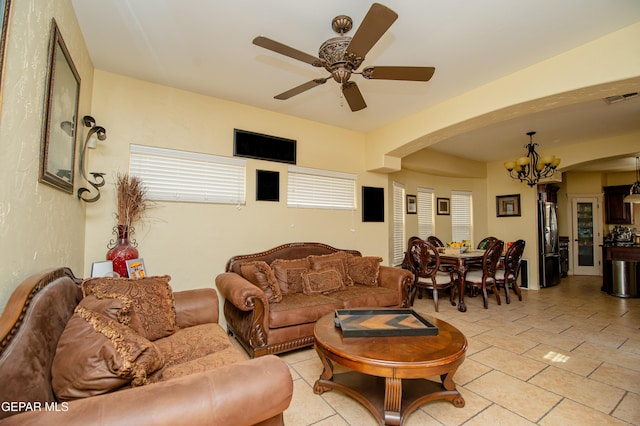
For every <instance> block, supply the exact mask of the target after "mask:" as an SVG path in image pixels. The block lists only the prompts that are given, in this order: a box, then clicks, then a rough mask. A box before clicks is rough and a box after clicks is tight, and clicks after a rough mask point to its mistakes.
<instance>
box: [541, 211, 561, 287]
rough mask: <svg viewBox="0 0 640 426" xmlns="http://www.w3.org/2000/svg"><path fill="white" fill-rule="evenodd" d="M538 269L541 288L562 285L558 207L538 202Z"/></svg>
mask: <svg viewBox="0 0 640 426" xmlns="http://www.w3.org/2000/svg"><path fill="white" fill-rule="evenodd" d="M538 248H539V250H540V258H539V259H538V268H539V276H540V287H551V286H554V285H556V284H559V283H560V244H559V238H558V206H557V205H556V203H550V202H547V201H543V200H539V201H538Z"/></svg>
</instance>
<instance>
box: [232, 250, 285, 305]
mask: <svg viewBox="0 0 640 426" xmlns="http://www.w3.org/2000/svg"><path fill="white" fill-rule="evenodd" d="M240 271H241V273H242V276H243V277H244V278H245V279H247V280H249V281H250V282H251V283H252V284H253V285H255V286H257V287H259V288H260V289H261V290H262V291H264V294H265V295H266V296H267V300H268V301H269V302H270V303H278V302H280V301H281V300H282V293H281V292H280V286H279V285H278V281H277V280H276V276H275V274H274V273H273V271H272V270H271V267H269V265H268V264H267V262H264V261H262V260H256V261H253V262H244V263H242V265H240Z"/></svg>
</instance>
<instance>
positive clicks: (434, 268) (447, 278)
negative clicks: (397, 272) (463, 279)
mask: <svg viewBox="0 0 640 426" xmlns="http://www.w3.org/2000/svg"><path fill="white" fill-rule="evenodd" d="M408 252H409V260H410V262H411V267H412V268H413V271H414V280H413V288H412V291H411V305H412V306H413V302H414V300H415V297H416V292H418V291H419V290H420V289H427V290H432V292H433V303H434V305H435V309H436V312H438V290H444V289H446V288H449V287H451V286H452V285H453V284H454V283H455V281H454V278H453V273H452V272H443V271H441V270H440V254H439V253H438V249H437V247H436V246H434V245H433V244H431V243H429V242H427V241H424V240H421V239H417V240H414V241H412V242H411V244H410V246H409V250H408ZM453 296H454V291H451V292H450V296H449V301H450V302H451V304H452V305H453V306H455V302H454V301H453Z"/></svg>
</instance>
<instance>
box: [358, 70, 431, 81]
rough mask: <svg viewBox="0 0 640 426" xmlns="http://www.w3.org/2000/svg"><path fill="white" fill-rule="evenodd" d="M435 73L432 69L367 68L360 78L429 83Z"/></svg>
mask: <svg viewBox="0 0 640 426" xmlns="http://www.w3.org/2000/svg"><path fill="white" fill-rule="evenodd" d="M435 71H436V69H435V68H434V67H367V68H365V69H363V70H362V76H363V77H364V78H368V79H374V80H409V81H429V80H431V77H433V73H434V72H435Z"/></svg>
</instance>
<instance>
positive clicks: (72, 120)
mask: <svg viewBox="0 0 640 426" xmlns="http://www.w3.org/2000/svg"><path fill="white" fill-rule="evenodd" d="M49 43H50V44H49V72H48V74H47V87H46V92H45V117H44V126H43V132H42V144H41V152H40V176H39V180H40V182H44V183H47V184H49V185H52V186H55V187H56V188H58V189H61V190H63V191H65V192H68V193H73V177H74V168H75V167H74V163H75V152H76V133H77V129H78V123H77V118H78V100H79V96H80V74H78V71H77V70H76V67H75V65H73V61H72V60H71V55H70V54H69V51H68V50H67V46H66V45H65V43H64V40H62V35H61V34H60V30H59V29H58V25H57V24H56V21H55V19H52V20H51V39H50V42H49Z"/></svg>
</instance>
